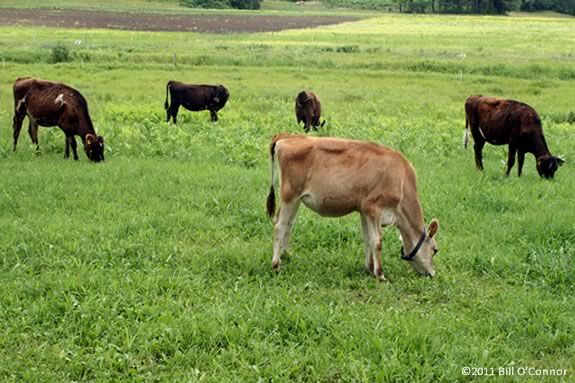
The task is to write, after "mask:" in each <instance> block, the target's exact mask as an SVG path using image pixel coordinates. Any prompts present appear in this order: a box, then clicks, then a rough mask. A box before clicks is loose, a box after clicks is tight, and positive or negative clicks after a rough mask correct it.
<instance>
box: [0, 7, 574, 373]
mask: <svg viewBox="0 0 575 383" xmlns="http://www.w3.org/2000/svg"><path fill="white" fill-rule="evenodd" d="M379 20H380V21H379V24H378V28H380V29H374V30H371V31H372V32H371V33H366V31H369V30H364V28H365V27H366V26H367V24H364V23H365V22H359V23H356V24H349V25H347V26H338V27H331V28H322V29H321V30H320V31H297V32H295V31H294V32H283V33H277V34H262V35H239V36H230V37H229V38H219V37H214V36H203V35H197V34H190V35H186V34H181V35H177V34H170V33H150V34H148V33H146V34H140V33H131V32H112V31H71V30H49V29H46V30H45V29H37V28H22V29H20V30H19V31H18V33H12V34H2V35H0V36H1V37H0V46H2V47H4V51H3V52H4V53H3V54H4V56H3V57H4V59H5V60H4V63H5V64H4V66H3V70H2V71H0V85H1V93H0V105H1V108H0V126H2V127H4V128H3V129H1V130H0V144H1V145H0V161H1V165H0V179H2V180H3V184H2V189H1V191H0V206H1V209H2V212H3V213H2V216H1V217H0V228H1V232H2V241H0V249H1V251H2V255H3V256H2V257H1V263H0V282H1V285H2V294H0V307H2V310H0V318H1V321H2V323H3V326H2V336H1V337H0V360H1V361H2V363H0V376H2V379H4V380H8V381H21V380H25V381H72V380H98V381H106V380H137V381H148V380H162V381H186V380H189V381H214V382H215V381H257V380H260V379H262V380H271V379H273V380H276V381H293V380H296V381H390V382H391V381H406V382H413V381H421V382H427V381H457V380H463V379H464V378H463V375H462V374H461V369H462V367H464V366H472V367H494V368H496V367H499V366H509V365H514V366H532V367H541V368H566V369H568V370H569V376H568V377H567V378H565V379H564V380H565V381H569V379H571V377H572V374H573V369H574V366H573V360H575V348H574V342H573V336H572V334H573V333H574V331H575V329H574V327H575V321H574V319H573V317H574V315H573V314H574V312H573V307H574V305H573V304H574V303H575V302H574V298H573V283H574V273H573V266H574V265H573V259H574V258H573V257H574V249H573V243H574V241H575V227H574V221H573V213H572V212H573V210H574V209H573V208H574V202H573V198H572V190H573V189H574V187H575V181H574V180H575V178H574V176H575V174H574V173H575V172H574V170H573V165H572V164H571V159H572V158H573V149H572V148H573V135H572V130H573V125H572V124H573V121H572V120H571V117H570V116H571V114H570V113H573V111H574V110H573V108H572V105H571V104H570V102H569V100H570V99H572V98H573V96H574V93H575V90H574V89H575V87H573V85H574V84H573V80H572V79H569V78H565V79H561V78H559V77H557V76H556V75H555V74H556V73H557V67H556V66H555V64H553V63H552V61H553V57H557V55H560V57H563V58H564V59H565V60H567V61H568V60H569V57H570V56H569V55H570V49H571V48H570V46H569V45H568V44H566V42H567V41H568V40H570V39H572V38H573V33H572V32H570V31H571V30H567V32H565V30H564V28H563V26H564V25H565V24H563V23H565V22H566V21H564V20H546V19H545V20H541V19H523V18H522V19H514V18H471V17H469V18H459V17H443V18H440V17H430V18H428V19H426V18H424V17H413V18H412V17H409V16H401V17H396V16H390V18H389V19H388V18H382V19H379ZM390 20H391V21H393V26H387V25H388V22H390ZM478 20H480V21H481V23H480V22H479V21H478ZM420 21H427V22H429V23H438V25H437V26H436V28H433V29H429V33H426V32H425V28H423V27H422V26H421V25H420V23H419V22H420ZM439 23H445V24H446V25H452V24H455V25H456V26H453V28H452V29H449V28H447V29H445V30H444V29H442V28H440V27H439ZM477 23H479V24H477ZM510 25H511V26H512V28H513V30H514V31H516V33H510V34H508V35H507V39H508V40H509V41H510V43H509V44H508V45H501V43H500V38H501V36H499V35H494V34H489V33H488V34H485V35H484V36H487V37H484V38H483V39H482V42H481V44H484V46H485V48H484V49H485V50H487V51H489V52H490V54H489V55H487V54H485V55H483V54H480V55H478V56H474V57H471V55H470V54H468V55H467V56H466V57H465V59H462V58H458V57H457V56H456V55H455V53H454V52H458V51H460V46H466V44H467V43H466V42H465V41H464V39H465V38H467V37H465V36H468V35H467V33H466V32H467V31H468V30H469V29H479V30H480V31H481V30H483V29H482V28H486V29H487V30H492V29H495V28H497V27H498V26H500V27H502V28H504V27H505V28H507V27H508V26H510ZM534 25H535V27H534ZM546 25H548V29H544V30H545V31H547V33H549V34H550V37H553V38H554V39H555V40H553V42H550V43H549V45H545V46H546V49H545V51H543V52H542V51H537V52H538V53H537V54H535V55H527V54H526V53H525V52H524V51H523V49H524V48H523V45H522V44H519V42H520V41H523V42H524V43H525V44H527V45H526V46H528V47H529V46H530V45H529V43H528V42H529V39H533V40H534V39H536V38H537V36H539V32H540V31H541V28H543V26H546ZM567 25H570V24H567ZM418 28H419V29H418ZM413 29H416V30H418V31H419V33H420V34H421V36H420V37H419V39H418V38H413V39H411V40H410V39H409V38H408V36H409V35H411V34H412V31H413ZM392 30H396V33H395V34H392V33H391V32H392ZM40 31H42V33H40ZM45 31H49V32H50V33H51V34H52V37H49V36H50V35H48V37H46V35H45V34H44V32H45ZM402 31H403V32H402ZM446 34H449V36H450V37H449V38H454V39H456V40H450V41H453V44H454V46H453V48H450V47H449V46H445V47H444V48H442V49H445V50H446V52H449V53H448V54H447V56H448V57H446V58H444V59H441V60H446V61H447V62H448V63H451V62H453V63H454V62H458V63H461V65H462V68H463V73H460V72H459V71H455V72H453V73H451V72H442V71H437V70H433V67H429V66H428V65H424V64H421V65H417V66H416V67H414V68H406V67H403V66H397V67H394V68H387V69H386V68H384V67H381V68H379V69H378V68H377V67H373V66H370V65H371V64H370V65H367V64H369V63H377V62H380V61H381V60H388V61H390V62H399V61H401V60H403V59H408V60H412V61H413V62H415V63H425V62H427V59H426V58H424V56H425V55H426V54H428V53H429V52H430V51H429V49H432V51H434V52H436V50H437V49H440V48H438V47H439V46H442V45H441V42H445V41H447V40H448V38H447V36H446ZM34 36H35V37H34ZM65 36H67V37H65ZM82 36H84V37H82ZM175 36H177V37H176V40H174V37H175ZM459 36H463V37H460V38H461V41H460V42H457V38H459ZM64 37H65V38H66V39H70V40H72V39H73V40H76V39H81V40H82V41H88V47H87V48H85V49H84V48H81V49H77V50H73V60H72V61H71V62H69V63H62V64H49V63H48V62H47V61H45V60H44V58H43V57H44V55H46V56H48V55H49V50H50V44H51V43H52V42H55V41H57V40H60V39H62V38H64ZM86 37H87V39H86ZM178 39H179V40H178ZM209 39H217V40H214V42H213V44H210V43H209ZM70 40H66V41H70ZM403 40H405V41H406V42H407V43H406V47H405V49H400V48H401V42H402V41H403ZM170 41H172V42H173V41H176V42H174V43H173V45H169V44H170ZM177 41H180V43H177ZM418 41H419V42H418ZM386 42H387V43H386ZM384 43H385V44H386V45H383V44H384ZM166 44H168V45H167V46H166ZM178 44H181V45H180V46H178ZM418 44H419V45H418ZM318 45H319V46H323V47H328V46H329V47H332V48H334V49H333V51H329V50H326V51H320V50H317V51H315V50H314V49H316V47H317V46H318ZM356 45H357V48H354V46H356ZM388 45H393V47H395V48H394V49H390V50H389V51H387V50H386V47H387V46H388ZM130 46H131V47H132V49H133V51H132V52H128V51H127V47H130ZM348 46H351V47H352V48H345V49H344V48H341V49H340V51H339V52H338V51H337V47H348ZM223 47H225V48H223ZM268 47H270V48H268ZM430 47H435V48H430ZM74 49H75V48H74ZM194 49H195V50H194ZM84 50H85V52H86V53H85V54H89V56H84V58H82V57H81V56H79V53H80V52H81V51H84ZM172 50H174V51H175V53H176V54H177V56H178V57H190V58H191V59H193V58H194V57H197V56H198V55H203V56H206V57H208V58H211V57H219V58H220V59H221V60H222V62H220V63H213V62H211V61H210V59H208V58H206V59H205V61H204V62H199V61H198V62H185V61H184V62H178V63H177V65H176V67H174V65H173V62H170V60H169V59H164V57H166V56H167V53H169V52H171V51H172ZM33 52H37V54H38V56H37V57H39V58H38V59H37V60H36V59H34V60H35V61H31V62H25V61H22V60H23V59H26V58H28V57H29V56H30V55H31V54H32V53H33ZM158 52H159V53H158ZM310 52H313V53H310ZM401 52H403V53H401ZM306 53H310V54H311V56H309V60H308V61H307V65H303V64H302V63H304V62H306V57H308V56H306ZM452 53H453V55H452ZM290 54H291V55H293V56H294V57H296V58H297V60H295V59H294V60H293V61H289V60H286V61H285V62H283V63H282V62H280V61H281V60H282V57H285V56H287V55H290ZM434 54H435V53H434ZM156 55H157V56H156ZM254 55H256V57H257V59H256V58H254ZM539 55H543V56H544V57H540V56H539ZM15 57H20V58H22V60H20V59H16V58H15ZM87 57H91V59H90V60H88V59H86V58H87ZM155 57H162V59H161V60H160V59H155ZM168 57H169V56H168ZM510 58H514V59H510ZM162 60H163V61H162ZM226 60H237V62H235V63H234V62H231V61H230V62H228V63H226V62H224V61H226ZM260 60H264V61H263V63H266V62H267V63H273V62H277V65H269V66H267V65H264V64H262V62H261V61H260ZM323 60H325V62H331V64H329V65H327V66H326V65H321V64H320V63H321V62H323ZM434 60H435V59H434ZM438 60H439V59H438ZM0 65H2V64H0ZM450 65H451V64H450ZM458 65H459V64H458ZM490 65H491V66H497V67H501V68H504V70H501V71H500V72H498V73H492V74H485V73H479V72H477V73H472V72H473V68H476V67H484V66H490ZM525 65H534V66H537V67H538V68H541V71H540V72H538V73H539V74H537V73H535V72H523V71H524V68H525ZM515 72H517V73H519V74H520V75H516V73H515ZM23 75H34V76H38V77H41V78H46V79H54V80H60V81H64V82H66V83H68V84H71V85H74V86H76V87H77V88H78V89H80V90H81V91H82V93H83V94H84V95H85V96H86V98H87V99H88V102H89V105H90V111H91V114H92V116H93V119H94V122H95V126H96V129H97V131H98V132H99V133H100V134H103V135H104V136H105V138H106V143H107V146H108V153H107V161H106V163H104V164H98V165H94V164H90V163H89V162H88V160H87V159H86V158H85V156H84V155H83V153H82V154H81V156H80V161H77V162H74V161H65V160H64V159H63V150H64V137H63V134H62V133H61V132H60V131H58V130H57V129H48V128H42V129H41V130H40V144H41V150H40V154H38V155H37V154H36V153H35V151H34V148H32V147H31V145H30V141H29V138H28V136H27V134H26V133H27V132H26V126H24V128H23V131H22V134H21V137H20V142H19V148H18V151H17V152H16V153H12V151H11V145H12V131H11V128H10V127H11V119H12V111H11V108H12V102H13V100H12V99H11V88H10V87H11V83H12V82H13V80H14V78H16V77H17V76H23ZM170 79H178V80H182V81H187V82H196V83H223V84H225V85H226V86H227V87H228V88H229V89H230V92H231V98H230V101H229V104H228V105H227V106H226V107H225V108H224V109H223V110H222V111H221V113H220V121H219V122H218V123H217V124H212V123H210V122H209V116H208V114H207V113H205V112H204V113H194V114H192V113H189V112H185V111H181V112H180V116H179V117H180V118H179V122H178V125H176V126H174V125H171V124H170V125H168V124H165V123H164V118H165V114H164V110H163V102H164V98H165V84H166V82H167V80H170ZM301 88H310V89H313V90H314V91H317V93H318V94H319V96H320V97H321V98H322V101H323V104H324V111H325V117H326V118H327V120H328V123H327V125H326V127H325V128H324V129H323V130H321V131H320V132H319V133H316V134H320V135H335V136H340V137H351V138H357V139H366V140H372V141H375V142H379V143H382V144H385V145H389V146H391V147H393V148H396V149H398V150H401V151H402V152H404V153H405V154H406V156H407V157H408V158H409V159H410V160H411V161H412V162H413V164H414V166H415V167H416V169H417V173H418V177H419V195H420V199H421V202H422V205H423V208H424V213H425V217H426V221H429V220H430V219H431V218H432V217H437V218H438V219H439V222H440V231H439V234H438V244H439V247H440V253H439V255H438V256H437V258H436V261H435V264H436V270H437V272H438V275H437V277H436V278H434V279H433V280H430V279H427V278H420V277H418V276H416V275H415V273H414V272H413V271H412V270H411V269H410V267H409V265H408V264H407V262H404V261H401V259H400V258H399V248H400V246H401V244H400V242H399V240H398V238H397V233H398V232H397V231H396V230H395V229H392V228H389V229H386V230H385V232H384V245H383V266H384V272H385V273H386V276H387V277H388V278H389V279H390V283H384V284H382V283H379V282H377V281H376V280H375V279H374V278H372V277H370V276H369V275H368V274H367V273H365V272H364V271H363V262H364V260H363V245H362V243H361V234H360V224H359V217H357V216H349V217H344V218H340V219H325V218H320V217H318V216H316V215H315V214H313V213H311V212H310V211H308V210H306V209H305V208H303V207H302V210H301V211H300V213H299V215H298V221H297V223H296V226H295V230H294V234H293V240H292V249H291V253H290V256H289V257H288V258H287V259H286V260H285V262H284V265H283V268H282V271H281V273H280V274H278V275H276V274H275V273H274V272H272V270H271V250H272V226H271V221H270V220H269V219H268V218H267V217H266V216H265V197H266V194H267V191H268V188H269V175H270V170H269V158H268V143H269V139H270V137H271V136H272V135H273V134H275V133H277V132H280V131H290V132H300V131H301V128H298V127H297V126H296V125H295V116H293V99H294V97H295V95H296V94H297V92H298V91H299V90H300V89H301ZM474 93H482V94H492V95H500V96H508V97H513V98H517V99H520V100H524V101H526V102H528V103H530V104H531V105H533V106H534V107H535V108H536V109H537V110H538V111H539V112H540V114H541V116H542V119H543V124H544V132H545V134H546V138H547V142H548V144H549V146H550V149H551V151H552V153H553V154H556V155H563V156H564V157H565V159H566V160H567V163H566V164H565V165H564V166H563V167H562V168H561V169H559V171H558V172H557V174H556V179H555V180H553V181H544V180H541V179H540V178H539V177H538V175H537V173H536V171H535V164H534V159H533V157H532V156H531V155H528V156H527V158H526V162H525V167H524V175H523V177H521V178H517V176H516V169H513V171H512V175H511V176H510V177H509V178H505V177H504V161H505V158H506V156H505V149H504V148H502V147H492V146H489V147H486V149H485V151H484V163H485V167H486V169H485V171H484V172H483V173H480V172H478V171H476V170H475V169H474V164H473V153H472V149H467V151H465V150H464V149H463V145H462V140H461V138H462V135H463V130H464V115H463V101H464V99H465V97H467V96H468V95H469V94H474ZM511 379H515V380H517V381H520V380H525V379H524V378H520V377H517V376H516V377H513V378H511ZM546 379H547V380H548V381H561V380H560V379H557V378H546ZM492 380H494V381H497V380H498V378H493V379H492ZM499 380H501V381H507V380H508V379H504V378H501V379H499Z"/></svg>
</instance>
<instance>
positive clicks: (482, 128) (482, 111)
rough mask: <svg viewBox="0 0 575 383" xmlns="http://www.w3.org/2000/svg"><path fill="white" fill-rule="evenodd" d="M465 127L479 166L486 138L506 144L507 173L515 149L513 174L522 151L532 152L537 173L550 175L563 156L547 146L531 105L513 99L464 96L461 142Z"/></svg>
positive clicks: (465, 144) (521, 161)
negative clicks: (470, 137) (516, 155)
mask: <svg viewBox="0 0 575 383" xmlns="http://www.w3.org/2000/svg"><path fill="white" fill-rule="evenodd" d="M469 129H471V135H472V136H473V141H474V142H475V145H474V149H475V165H476V166H477V168H478V169H479V170H483V161H482V153H481V152H482V150H483V146H484V145H485V143H486V142H488V143H490V144H492V145H507V144H508V145H509V155H508V159H507V171H506V172H505V174H506V175H507V176H508V175H509V172H510V171H511V168H512V167H513V165H514V164H515V154H516V153H518V160H517V162H518V164H517V174H518V175H519V176H521V171H522V170H523V161H524V160H525V153H533V155H534V156H535V159H536V167H537V172H538V173H539V175H540V176H541V177H544V178H553V175H554V174H555V172H556V171H557V169H558V168H559V166H561V165H563V162H564V161H563V159H561V158H559V157H554V156H552V155H551V153H550V152H549V149H548V148H547V143H546V142H545V137H544V136H543V128H542V127H541V120H540V119H539V116H538V115H537V112H536V111H535V109H533V108H532V107H530V106H529V105H527V104H524V103H522V102H519V101H514V100H504V99H498V98H493V97H482V96H470V97H468V98H467V100H465V142H464V147H465V148H467V143H468V142H469Z"/></svg>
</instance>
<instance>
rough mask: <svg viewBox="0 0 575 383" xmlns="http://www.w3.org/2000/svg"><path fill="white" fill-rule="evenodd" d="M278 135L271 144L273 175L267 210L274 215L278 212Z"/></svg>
mask: <svg viewBox="0 0 575 383" xmlns="http://www.w3.org/2000/svg"><path fill="white" fill-rule="evenodd" d="M276 142H277V140H276V137H274V138H272V144H271V145H270V157H271V165H272V177H271V181H270V184H271V185H270V192H269V194H268V201H267V210H268V216H270V217H273V216H274V214H275V212H276V193H275V190H274V181H275V164H274V158H275V154H276V153H275V151H276Z"/></svg>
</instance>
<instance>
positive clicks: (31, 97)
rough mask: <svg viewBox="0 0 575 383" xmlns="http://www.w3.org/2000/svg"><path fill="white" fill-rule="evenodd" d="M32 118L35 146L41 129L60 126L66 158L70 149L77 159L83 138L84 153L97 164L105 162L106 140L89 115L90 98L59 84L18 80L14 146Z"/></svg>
mask: <svg viewBox="0 0 575 383" xmlns="http://www.w3.org/2000/svg"><path fill="white" fill-rule="evenodd" d="M26 115H27V116H28V120H29V125H28V134H29V135H30V138H31V139H32V143H33V144H35V145H36V150H39V147H40V146H39V144H38V126H45V127H52V126H58V127H59V128H60V129H62V131H63V132H64V134H65V135H66V152H65V157H66V158H68V157H70V146H71V147H72V152H73V154H74V159H75V160H77V159H78V153H77V152H76V138H75V137H74V136H80V138H81V139H82V143H83V144H84V151H85V152H86V155H87V156H88V158H89V159H90V160H92V161H94V162H100V161H104V137H102V136H98V135H96V132H95V130H94V126H93V125H92V120H91V119H90V115H89V113H88V103H87V102H86V99H85V98H84V97H83V96H82V94H80V92H78V91H77V90H76V89H74V88H72V87H69V86H68V85H64V84H61V83H58V82H52V81H45V80H38V79H34V78H31V77H24V78H18V79H16V81H14V119H13V130H14V147H13V150H14V151H15V150H16V144H17V143H18V136H19V135H20V130H21V129H22V122H23V121H24V117H26Z"/></svg>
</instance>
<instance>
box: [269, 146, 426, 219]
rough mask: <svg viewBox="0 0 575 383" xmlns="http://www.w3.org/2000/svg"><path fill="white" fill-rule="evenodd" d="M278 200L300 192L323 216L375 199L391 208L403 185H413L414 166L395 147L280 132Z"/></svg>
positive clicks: (304, 199) (335, 213)
mask: <svg viewBox="0 0 575 383" xmlns="http://www.w3.org/2000/svg"><path fill="white" fill-rule="evenodd" d="M277 138H278V140H277V141H275V153H276V158H277V161H278V163H279V168H280V171H281V182H282V189H281V190H282V195H281V198H282V200H291V199H292V198H294V197H296V198H297V197H301V198H302V201H303V202H304V204H305V205H306V206H308V207H309V208H311V209H312V210H314V211H316V212H317V213H319V214H321V215H326V216H341V215H345V214H349V213H351V212H353V211H359V210H361V209H362V207H363V205H364V204H365V203H366V201H372V200H373V199H374V198H375V199H377V200H378V202H379V203H380V204H382V205H383V206H385V207H389V208H392V209H393V208H395V207H396V205H397V204H398V203H399V202H400V201H401V200H402V198H403V193H404V189H405V188H404V186H405V184H406V182H407V183H410V185H409V186H408V189H410V190H411V189H412V188H414V187H415V175H414V170H413V168H412V166H411V165H410V164H409V162H408V161H407V160H406V159H405V158H404V157H403V156H402V155H401V154H400V153H398V152H396V151H394V150H392V149H389V148H386V147H383V146H381V145H376V144H372V143H368V142H362V141H354V140H346V139H338V138H324V137H308V136H278V137H277Z"/></svg>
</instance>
